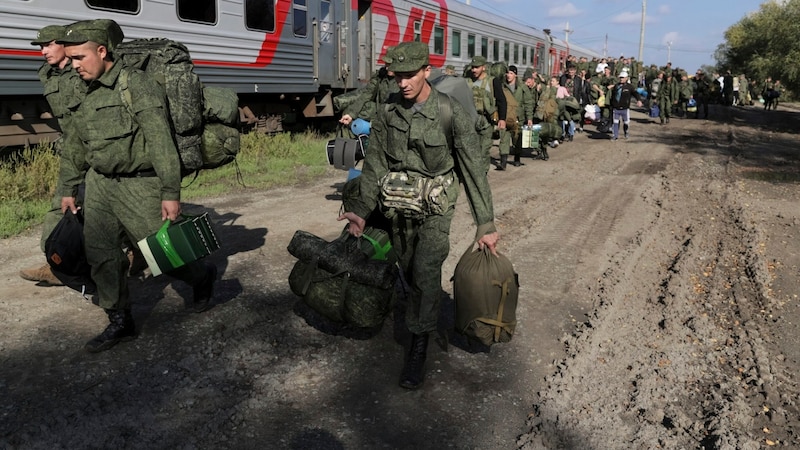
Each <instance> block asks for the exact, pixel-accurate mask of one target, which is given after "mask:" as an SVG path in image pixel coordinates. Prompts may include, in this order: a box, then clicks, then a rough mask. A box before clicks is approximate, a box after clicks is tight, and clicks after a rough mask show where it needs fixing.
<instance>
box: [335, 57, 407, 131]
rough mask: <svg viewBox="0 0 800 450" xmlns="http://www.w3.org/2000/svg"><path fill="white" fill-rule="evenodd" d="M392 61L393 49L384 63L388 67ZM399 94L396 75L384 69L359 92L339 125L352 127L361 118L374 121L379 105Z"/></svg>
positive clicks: (374, 75) (374, 74)
mask: <svg viewBox="0 0 800 450" xmlns="http://www.w3.org/2000/svg"><path fill="white" fill-rule="evenodd" d="M391 61H392V48H391V47H389V48H388V49H387V50H386V55H385V56H384V57H383V62H384V63H385V64H386V65H387V66H388V64H389V63H390V62H391ZM394 92H397V84H396V83H395V82H394V74H393V73H392V72H390V71H389V70H387V69H386V67H382V68H381V69H380V70H377V71H376V72H375V73H373V74H372V77H370V79H369V83H368V84H367V85H366V86H364V87H363V88H361V89H359V90H358V96H357V97H356V99H355V100H354V101H353V103H351V104H349V105H348V106H347V107H346V108H345V109H344V111H343V112H342V117H341V119H339V123H341V124H343V125H350V124H351V123H352V122H353V120H355V119H357V118H361V119H364V120H367V121H370V122H371V121H372V119H373V118H374V116H375V111H376V109H377V108H378V105H381V104H383V102H384V101H386V99H387V98H389V95H390V94H392V93H394Z"/></svg>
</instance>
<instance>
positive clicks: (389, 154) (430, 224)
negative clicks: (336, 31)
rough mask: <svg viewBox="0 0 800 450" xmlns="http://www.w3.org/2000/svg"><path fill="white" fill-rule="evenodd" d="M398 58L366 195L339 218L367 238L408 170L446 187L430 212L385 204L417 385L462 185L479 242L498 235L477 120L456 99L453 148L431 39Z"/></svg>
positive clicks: (409, 363)
mask: <svg viewBox="0 0 800 450" xmlns="http://www.w3.org/2000/svg"><path fill="white" fill-rule="evenodd" d="M394 56H395V57H394V59H393V61H392V63H391V64H390V66H389V67H390V69H391V70H392V71H394V72H395V80H396V81H397V84H398V85H399V87H400V93H399V94H395V95H393V96H392V97H391V98H390V99H389V101H388V102H387V105H388V106H387V107H386V108H381V109H379V110H378V115H377V117H376V119H375V121H374V122H373V124H372V133H371V140H370V151H369V152H367V157H366V159H365V160H364V169H363V172H362V175H361V176H360V177H359V178H358V179H360V192H359V196H358V198H355V199H352V201H350V202H346V203H345V205H346V207H347V205H348V204H349V206H350V208H349V210H347V211H346V212H345V213H344V214H342V215H341V216H339V220H348V221H349V226H348V230H349V232H350V234H352V235H354V236H361V234H362V233H363V232H364V225H365V222H366V219H368V218H369V216H370V214H372V213H373V211H374V210H375V208H376V206H381V205H382V200H383V197H382V195H381V192H382V188H381V186H386V185H389V184H391V182H392V180H395V179H397V178H399V176H400V175H401V174H403V176H408V178H410V179H419V178H422V179H423V180H424V182H425V184H427V185H429V186H430V187H433V188H435V190H439V188H443V189H444V190H443V191H442V192H443V197H445V198H441V197H440V198H437V199H425V200H422V203H424V205H422V206H423V207H424V208H426V209H428V211H429V213H427V214H424V215H419V214H417V213H415V209H412V208H409V209H405V208H400V207H394V208H389V209H387V208H383V207H382V211H383V212H384V215H385V216H386V217H388V218H389V219H390V220H391V223H392V225H391V235H392V246H393V247H394V249H395V250H396V251H397V252H398V255H399V259H400V265H401V268H402V270H403V272H404V275H405V277H406V280H407V282H408V283H409V284H410V286H411V289H410V294H409V295H410V298H409V303H410V304H409V306H408V309H407V311H406V324H407V326H408V329H409V331H411V333H412V338H411V347H410V350H409V353H408V357H407V359H406V362H405V365H404V367H403V372H402V374H401V377H400V386H401V387H403V388H406V389H416V388H418V387H419V386H420V384H421V383H422V381H423V379H424V365H425V358H426V354H427V347H428V335H429V334H430V333H431V332H432V331H434V330H436V322H437V320H438V318H439V313H440V311H439V310H440V307H441V304H440V302H441V297H442V264H443V263H444V261H445V259H446V258H447V254H448V252H449V230H450V224H451V221H452V220H453V214H454V211H455V209H454V208H455V205H456V199H457V197H458V193H459V184H463V186H464V190H465V192H466V195H467V199H468V201H469V203H470V205H471V207H472V213H473V218H474V219H475V222H476V223H477V225H478V230H477V234H476V237H475V240H476V241H477V243H478V246H480V247H481V248H484V247H486V248H488V249H489V250H490V251H491V252H492V253H493V254H496V249H495V247H496V245H497V241H498V234H497V230H496V228H495V225H494V213H493V207H492V195H491V189H490V187H489V181H488V178H487V171H486V166H485V159H484V158H485V155H484V153H483V151H482V150H481V148H480V142H479V139H478V135H477V134H476V133H475V123H474V121H473V120H472V119H471V118H470V117H469V115H468V114H467V113H466V112H465V111H464V110H463V108H462V107H461V105H459V104H458V102H451V103H452V107H453V115H452V123H451V125H452V130H453V133H452V134H453V136H452V145H453V148H450V145H449V143H448V140H449V139H448V136H446V135H445V132H444V131H443V124H441V123H440V119H439V116H440V112H439V111H440V109H439V102H440V100H441V99H440V97H439V95H438V91H436V89H435V88H434V87H432V86H431V85H430V84H429V83H428V82H427V78H428V76H429V75H430V73H431V68H430V65H429V64H430V62H429V53H428V46H427V44H425V43H422V42H403V43H401V44H400V45H398V46H397V47H396V48H395V55H394ZM433 200H435V201H433ZM435 205H441V207H434V206H435ZM417 206H420V205H417Z"/></svg>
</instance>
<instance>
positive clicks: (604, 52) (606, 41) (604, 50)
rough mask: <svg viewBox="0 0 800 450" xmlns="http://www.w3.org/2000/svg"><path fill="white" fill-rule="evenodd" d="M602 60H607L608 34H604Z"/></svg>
mask: <svg viewBox="0 0 800 450" xmlns="http://www.w3.org/2000/svg"><path fill="white" fill-rule="evenodd" d="M603 58H608V34H607V33H606V40H605V42H604V43H603Z"/></svg>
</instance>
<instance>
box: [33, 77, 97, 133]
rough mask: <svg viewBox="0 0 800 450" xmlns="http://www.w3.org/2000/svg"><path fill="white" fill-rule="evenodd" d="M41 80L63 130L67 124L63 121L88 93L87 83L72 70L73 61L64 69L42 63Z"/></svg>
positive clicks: (51, 108) (48, 101)
mask: <svg viewBox="0 0 800 450" xmlns="http://www.w3.org/2000/svg"><path fill="white" fill-rule="evenodd" d="M39 80H41V81H42V84H43V85H44V97H45V99H47V103H48V104H49V105H50V111H52V113H53V116H55V118H56V119H58V124H59V126H61V129H62V130H63V129H64V127H65V126H66V125H65V123H63V122H64V121H65V120H68V119H69V116H70V114H71V112H72V111H75V110H76V109H77V108H78V106H79V105H80V104H81V101H82V100H83V97H84V95H86V83H84V82H83V80H82V79H81V77H80V76H79V75H78V73H77V72H75V71H74V70H72V62H68V63H67V65H66V66H64V68H63V69H60V68H58V67H54V66H51V65H50V64H47V63H44V64H42V67H41V68H40V69H39Z"/></svg>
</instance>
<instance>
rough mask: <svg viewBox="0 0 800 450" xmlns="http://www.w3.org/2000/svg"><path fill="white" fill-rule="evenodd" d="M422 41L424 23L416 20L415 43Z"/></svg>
mask: <svg viewBox="0 0 800 450" xmlns="http://www.w3.org/2000/svg"><path fill="white" fill-rule="evenodd" d="M421 40H422V21H420V20H415V21H414V42H419V41H421Z"/></svg>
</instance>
